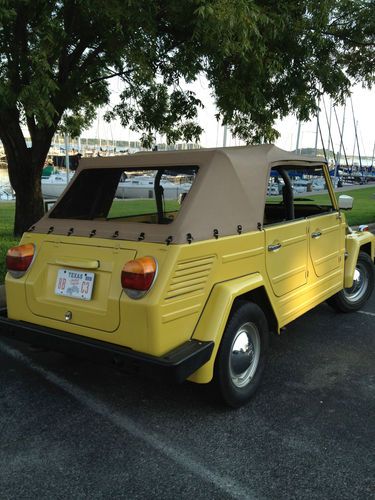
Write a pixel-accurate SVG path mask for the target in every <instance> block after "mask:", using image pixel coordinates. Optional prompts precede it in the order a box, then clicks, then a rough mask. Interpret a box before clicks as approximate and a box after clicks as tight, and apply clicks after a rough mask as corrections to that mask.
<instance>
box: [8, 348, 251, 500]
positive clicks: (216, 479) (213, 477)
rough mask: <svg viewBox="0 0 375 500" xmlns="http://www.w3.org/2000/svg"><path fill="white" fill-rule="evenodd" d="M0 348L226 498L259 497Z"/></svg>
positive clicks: (15, 353) (16, 353)
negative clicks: (210, 485) (220, 492)
mask: <svg viewBox="0 0 375 500" xmlns="http://www.w3.org/2000/svg"><path fill="white" fill-rule="evenodd" d="M0 351H2V352H3V353H4V354H6V355H8V356H9V357H12V358H13V359H15V360H16V361H18V362H21V363H23V364H24V365H26V366H27V367H28V368H29V369H30V370H32V371H33V372H35V373H37V374H38V375H40V376H42V377H43V378H44V379H45V380H47V381H48V382H50V383H51V384H53V385H55V386H57V387H59V388H60V389H62V390H63V391H64V392H66V393H67V394H69V395H70V396H71V397H73V398H74V399H76V400H77V401H78V402H79V403H81V404H82V405H85V406H86V407H87V408H89V409H90V410H92V411H94V412H95V413H97V414H98V415H100V416H102V417H104V418H106V419H107V420H110V421H111V422H112V424H114V425H115V426H116V427H119V428H120V429H122V430H124V431H125V432H127V433H128V434H130V435H131V436H133V437H134V438H136V439H140V440H142V441H144V442H145V443H146V444H147V445H149V446H150V447H151V448H153V449H154V450H156V451H158V452H159V453H162V454H163V455H165V456H166V457H167V458H169V459H170V460H172V461H174V462H175V463H177V464H178V465H180V466H182V467H183V468H185V469H187V470H188V471H190V472H191V473H193V474H195V475H196V476H198V477H200V479H202V480H203V481H205V482H207V483H210V484H212V485H213V486H215V487H216V488H218V489H220V490H221V491H222V492H223V493H224V494H225V495H226V498H236V499H237V498H238V499H248V500H251V499H254V498H257V499H260V497H259V496H258V495H254V493H253V492H250V491H249V489H248V488H246V487H245V486H243V485H241V484H239V483H238V482H236V481H234V480H233V479H232V478H231V477H229V476H225V475H224V474H221V473H220V472H215V471H213V470H211V469H210V468H208V467H207V465H205V464H204V463H203V462H200V461H199V460H197V459H196V457H194V456H193V455H191V454H189V453H187V452H185V451H183V450H180V449H178V448H176V447H175V446H173V445H172V444H170V443H168V442H167V441H166V440H165V439H163V438H162V437H161V436H159V435H158V434H156V433H154V432H149V431H148V430H146V429H145V428H143V427H141V426H140V425H139V424H137V423H135V422H134V420H132V419H131V418H129V417H127V416H125V415H123V414H122V413H119V412H117V411H115V410H113V409H111V408H108V407H107V406H106V405H105V404H104V403H103V402H102V401H100V400H98V399H97V398H95V397H93V396H92V395H91V394H89V393H88V392H87V391H85V390H84V389H81V388H80V387H77V386H75V385H73V384H72V383H70V382H68V381H67V380H66V379H64V378H62V377H59V376H58V375H56V374H54V373H52V372H50V371H48V370H46V369H44V368H43V367H42V366H40V365H38V364H36V363H34V362H33V361H32V360H31V359H30V358H28V357H27V356H25V355H24V354H22V353H21V352H20V351H18V350H17V349H14V348H13V347H10V346H9V345H6V344H4V343H3V342H0Z"/></svg>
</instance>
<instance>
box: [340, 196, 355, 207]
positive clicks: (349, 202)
mask: <svg viewBox="0 0 375 500" xmlns="http://www.w3.org/2000/svg"><path fill="white" fill-rule="evenodd" d="M353 202H354V199H353V198H352V197H351V196H347V195H346V194H342V195H341V196H339V209H340V210H351V209H352V208H353Z"/></svg>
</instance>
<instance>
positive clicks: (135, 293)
mask: <svg viewBox="0 0 375 500" xmlns="http://www.w3.org/2000/svg"><path fill="white" fill-rule="evenodd" d="M157 270H158V265H157V262H156V260H155V259H154V258H153V257H140V258H139V259H135V260H130V261H129V262H127V263H126V264H125V265H124V267H123V269H122V273H121V285H122V288H123V289H124V290H125V292H126V294H127V295H128V296H129V297H131V298H132V299H140V298H142V297H144V296H145V295H146V293H147V292H148V291H149V290H150V288H151V287H152V285H153V283H154V281H155V277H156V274H157Z"/></svg>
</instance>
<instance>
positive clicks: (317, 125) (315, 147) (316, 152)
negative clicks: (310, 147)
mask: <svg viewBox="0 0 375 500" xmlns="http://www.w3.org/2000/svg"><path fill="white" fill-rule="evenodd" d="M318 133H319V110H318V112H317V113H316V130H315V146H314V151H315V156H317V155H318Z"/></svg>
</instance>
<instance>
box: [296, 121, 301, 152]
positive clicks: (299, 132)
mask: <svg viewBox="0 0 375 500" xmlns="http://www.w3.org/2000/svg"><path fill="white" fill-rule="evenodd" d="M300 136H301V120H298V128H297V142H296V154H298V149H299V139H300Z"/></svg>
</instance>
